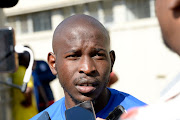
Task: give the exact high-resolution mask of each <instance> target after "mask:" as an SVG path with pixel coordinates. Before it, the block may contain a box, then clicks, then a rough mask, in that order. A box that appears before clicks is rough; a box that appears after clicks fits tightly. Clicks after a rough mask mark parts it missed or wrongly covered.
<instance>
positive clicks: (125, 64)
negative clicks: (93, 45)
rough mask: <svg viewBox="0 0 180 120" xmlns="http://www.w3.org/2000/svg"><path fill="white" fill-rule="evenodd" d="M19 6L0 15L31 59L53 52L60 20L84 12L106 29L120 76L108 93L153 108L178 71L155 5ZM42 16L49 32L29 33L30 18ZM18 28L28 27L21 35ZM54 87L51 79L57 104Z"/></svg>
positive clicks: (53, 1)
mask: <svg viewBox="0 0 180 120" xmlns="http://www.w3.org/2000/svg"><path fill="white" fill-rule="evenodd" d="M21 1H22V2H21ZM21 1H19V3H18V5H17V6H16V7H14V8H12V9H11V8H10V9H5V10H4V11H5V14H6V15H7V17H8V19H7V21H8V22H7V25H12V26H14V28H15V29H16V41H17V44H26V45H29V46H30V47H31V48H32V49H33V51H34V54H35V58H36V59H43V60H46V59H47V53H48V52H49V51H52V46H51V40H52V35H53V31H54V29H55V27H56V26H57V25H58V24H59V23H60V22H61V21H62V20H63V19H64V18H66V17H68V16H70V15H73V14H81V13H84V14H87V15H91V16H93V17H95V18H96V19H98V20H99V21H100V22H102V23H103V24H104V25H105V27H106V28H107V29H108V30H109V33H110V37H111V48H112V49H114V50H115V52H116V62H115V66H114V71H115V73H117V75H118V77H119V81H118V82H117V83H116V84H114V85H113V86H112V87H113V88H116V89H118V90H122V91H124V92H128V93H130V94H133V95H134V96H136V97H137V98H139V99H142V100H143V101H145V102H147V103H153V102H155V101H157V100H158V99H159V97H160V91H161V90H162V89H163V88H164V86H165V85H166V84H167V83H168V82H169V81H170V80H171V79H172V78H173V77H174V76H175V75H176V74H177V73H178V72H179V68H178V66H179V65H180V61H179V58H178V56H177V55H176V54H174V53H172V52H171V51H170V50H169V49H167V48H166V47H165V46H164V44H163V42H162V39H161V33H160V29H159V25H158V22H157V19H156V17H155V12H154V0H86V1H84V0H71V1H70V0H68V1H67V0H66V1H65V0H47V2H46V3H45V2H44V1H42V0H38V1H31V2H30V0H21ZM43 12H46V13H48V14H50V21H51V28H50V29H47V30H42V31H34V28H33V27H34V26H33V25H34V23H33V19H34V18H33V17H37V16H36V15H39V16H43V14H46V13H43ZM41 13H42V14H41ZM40 14H41V15H40ZM24 16H26V17H24ZM45 16H46V15H45ZM40 18H42V17H40ZM23 20H25V21H26V22H23ZM45 20H46V19H45ZM39 21H41V20H39ZM42 21H43V20H42ZM36 22H37V20H36ZM23 25H24V26H27V28H26V27H25V28H23V30H24V31H21V29H22V26H23ZM42 29H43V28H42ZM23 32H25V33H23ZM57 83H58V80H55V81H53V82H52V84H51V86H52V88H53V91H54V94H55V97H56V100H57V99H59V98H61V97H62V96H63V92H62V88H61V87H60V85H59V84H57Z"/></svg>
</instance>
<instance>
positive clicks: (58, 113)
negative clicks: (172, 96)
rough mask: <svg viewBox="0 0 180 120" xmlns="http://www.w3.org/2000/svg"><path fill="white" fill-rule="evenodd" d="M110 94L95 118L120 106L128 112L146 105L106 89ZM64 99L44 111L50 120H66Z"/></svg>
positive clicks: (123, 94)
mask: <svg viewBox="0 0 180 120" xmlns="http://www.w3.org/2000/svg"><path fill="white" fill-rule="evenodd" d="M108 89H109V90H110V92H111V97H110V100H109V102H108V104H107V105H106V106H105V107H104V108H103V109H102V110H101V111H100V112H98V113H97V114H96V117H100V118H103V119H105V118H106V117H107V116H108V114H109V113H110V112H111V111H113V110H114V108H115V107H116V106H118V105H122V106H123V107H124V108H125V110H128V109H130V108H133V107H138V106H144V105H146V103H144V102H142V101H140V100H138V99H137V98H135V97H133V96H132V95H130V94H127V93H124V92H121V91H117V90H115V89H111V88H108ZM65 110H66V107H65V97H63V98H61V99H60V100H59V101H57V102H55V103H54V104H53V105H51V106H50V107H48V108H47V109H45V111H47V112H48V113H49V115H50V118H51V120H66V119H65ZM41 114H42V112H41V113H39V114H37V115H36V116H35V117H33V118H32V119H30V120H36V119H37V118H38V117H39V116H40V115H41Z"/></svg>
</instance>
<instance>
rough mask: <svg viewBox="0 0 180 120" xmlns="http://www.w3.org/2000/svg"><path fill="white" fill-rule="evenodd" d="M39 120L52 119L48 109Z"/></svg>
mask: <svg viewBox="0 0 180 120" xmlns="http://www.w3.org/2000/svg"><path fill="white" fill-rule="evenodd" d="M37 120H51V118H50V117H49V114H48V112H47V111H44V112H43V113H42V115H41V116H40V117H39V118H38V119H37Z"/></svg>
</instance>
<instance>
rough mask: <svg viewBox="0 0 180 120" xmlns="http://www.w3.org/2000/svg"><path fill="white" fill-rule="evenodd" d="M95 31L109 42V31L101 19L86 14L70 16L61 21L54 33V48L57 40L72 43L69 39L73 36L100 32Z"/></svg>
mask: <svg viewBox="0 0 180 120" xmlns="http://www.w3.org/2000/svg"><path fill="white" fill-rule="evenodd" d="M94 31H98V32H99V33H101V35H100V37H104V40H105V41H103V42H106V43H108V44H109V35H108V32H107V31H106V29H105V28H104V26H103V25H102V24H101V23H100V22H99V21H97V20H96V19H94V18H92V17H90V16H86V15H82V16H81V15H80V16H78V15H77V16H73V17H70V18H68V19H66V20H64V21H63V22H61V23H60V24H59V25H58V27H57V28H56V30H55V32H54V35H53V50H54V49H55V47H56V46H57V42H58V43H59V42H65V40H66V42H70V43H71V42H73V41H67V40H68V39H73V37H74V39H76V37H82V36H83V35H84V36H85V37H87V36H88V35H89V36H93V35H95V33H98V32H94Z"/></svg>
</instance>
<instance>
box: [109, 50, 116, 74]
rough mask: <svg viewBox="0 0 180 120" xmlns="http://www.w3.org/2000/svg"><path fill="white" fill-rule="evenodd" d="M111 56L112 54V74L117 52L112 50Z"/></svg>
mask: <svg viewBox="0 0 180 120" xmlns="http://www.w3.org/2000/svg"><path fill="white" fill-rule="evenodd" d="M109 54H110V58H111V72H112V68H113V66H114V62H115V59H116V55H115V52H114V51H113V50H111V51H110V53H109Z"/></svg>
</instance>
